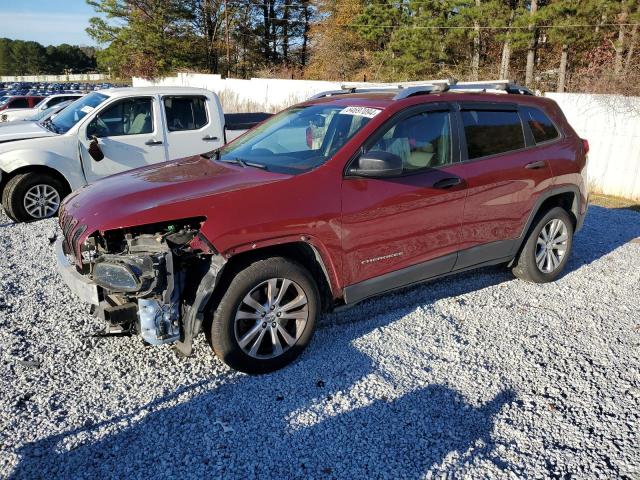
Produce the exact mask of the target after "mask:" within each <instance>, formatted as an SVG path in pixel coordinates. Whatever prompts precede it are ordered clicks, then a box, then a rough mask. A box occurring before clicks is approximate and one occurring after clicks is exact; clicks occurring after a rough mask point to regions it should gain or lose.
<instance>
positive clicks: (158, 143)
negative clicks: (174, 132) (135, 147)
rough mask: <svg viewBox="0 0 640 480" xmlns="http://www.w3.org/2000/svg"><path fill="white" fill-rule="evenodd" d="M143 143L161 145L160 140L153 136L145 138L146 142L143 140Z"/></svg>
mask: <svg viewBox="0 0 640 480" xmlns="http://www.w3.org/2000/svg"><path fill="white" fill-rule="evenodd" d="M144 144H145V145H162V141H161V140H154V139H153V138H151V139H149V140H147V141H146V142H144Z"/></svg>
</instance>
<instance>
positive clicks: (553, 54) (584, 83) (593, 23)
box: [308, 0, 640, 93]
mask: <svg viewBox="0 0 640 480" xmlns="http://www.w3.org/2000/svg"><path fill="white" fill-rule="evenodd" d="M319 1H320V2H321V3H319V8H320V11H321V12H324V14H323V15H322V18H323V19H324V20H322V21H320V22H319V23H318V24H317V25H315V26H314V31H313V33H314V35H313V38H314V40H315V42H316V43H315V45H316V50H315V51H314V56H313V61H312V64H311V68H310V71H309V72H308V74H310V75H313V76H319V75H320V74H324V75H326V76H328V77H336V78H343V79H356V78H358V77H359V78H360V79H364V78H367V79H376V80H388V81H390V80H394V81H397V80H413V79H421V78H429V77H432V76H436V77H440V78H442V77H455V78H458V79H461V80H477V79H479V78H480V79H482V78H485V79H486V78H514V79H516V80H518V81H519V82H521V83H523V84H525V85H526V86H528V87H532V88H541V89H544V90H550V89H555V90H558V91H565V90H567V89H570V90H581V91H623V92H625V93H628V92H630V90H629V89H631V91H634V92H636V93H639V92H640V88H638V79H640V72H639V70H640V65H639V58H638V53H637V43H638V24H639V23H640V2H639V1H638V0H399V1H392V0H343V1H332V0H319Z"/></svg>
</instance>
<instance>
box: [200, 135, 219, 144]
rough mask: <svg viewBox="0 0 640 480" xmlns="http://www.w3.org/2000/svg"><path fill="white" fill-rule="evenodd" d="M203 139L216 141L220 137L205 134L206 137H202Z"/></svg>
mask: <svg viewBox="0 0 640 480" xmlns="http://www.w3.org/2000/svg"><path fill="white" fill-rule="evenodd" d="M202 140H204V141H205V142H215V141H216V140H218V137H212V136H211V135H205V136H204V137H202Z"/></svg>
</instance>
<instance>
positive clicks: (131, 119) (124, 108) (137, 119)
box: [87, 98, 153, 137]
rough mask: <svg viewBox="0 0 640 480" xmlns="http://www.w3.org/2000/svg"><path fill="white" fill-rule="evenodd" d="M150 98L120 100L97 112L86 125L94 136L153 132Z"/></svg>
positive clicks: (88, 132) (89, 133) (89, 132)
mask: <svg viewBox="0 0 640 480" xmlns="http://www.w3.org/2000/svg"><path fill="white" fill-rule="evenodd" d="M151 102H152V99H150V98H127V99H126V100H120V101H118V102H116V103H115V104H114V105H112V106H110V107H108V108H107V109H105V110H104V111H103V112H101V113H100V114H98V115H97V116H96V118H95V119H93V120H92V121H91V124H90V125H89V127H87V134H88V135H89V136H91V135H95V136H96V137H119V136H124V135H140V134H144V133H151V132H153V107H152V105H151Z"/></svg>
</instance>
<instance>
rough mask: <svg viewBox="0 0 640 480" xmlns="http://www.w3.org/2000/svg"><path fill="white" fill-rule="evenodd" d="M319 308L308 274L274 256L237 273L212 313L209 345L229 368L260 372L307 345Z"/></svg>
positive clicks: (279, 365)
mask: <svg viewBox="0 0 640 480" xmlns="http://www.w3.org/2000/svg"><path fill="white" fill-rule="evenodd" d="M319 310H320V296H319V293H318V287H317V286H316V284H315V282H314V280H313V278H312V277H311V275H310V274H309V272H308V271H307V270H306V269H305V268H304V267H303V266H302V265H300V264H298V263H296V262H293V261H291V260H288V259H285V258H282V257H274V258H269V259H266V260H260V261H257V262H255V263H252V264H250V265H249V266H248V267H246V268H245V269H244V270H242V271H240V272H239V273H238V274H237V275H236V276H235V277H234V278H233V280H232V282H231V285H230V286H229V288H228V289H227V291H226V292H225V293H224V294H223V296H222V298H221V300H220V302H219V304H218V307H217V309H216V311H215V313H214V315H213V320H212V322H211V329H210V331H209V332H208V333H209V335H208V336H209V342H210V343H211V347H212V348H213V351H214V352H215V354H216V355H217V356H218V358H220V359H221V360H222V361H223V362H225V363H226V364H227V365H229V366H230V367H232V368H234V369H236V370H240V371H242V372H246V373H266V372H270V371H273V370H277V369H279V368H282V367H284V366H285V365H287V364H289V363H290V362H292V361H293V360H294V359H295V358H296V357H297V356H298V355H300V353H301V352H302V351H303V350H304V348H305V347H306V346H307V344H308V343H309V341H310V340H311V337H312V335H313V331H314V330H315V325H316V320H317V316H318V314H319Z"/></svg>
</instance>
